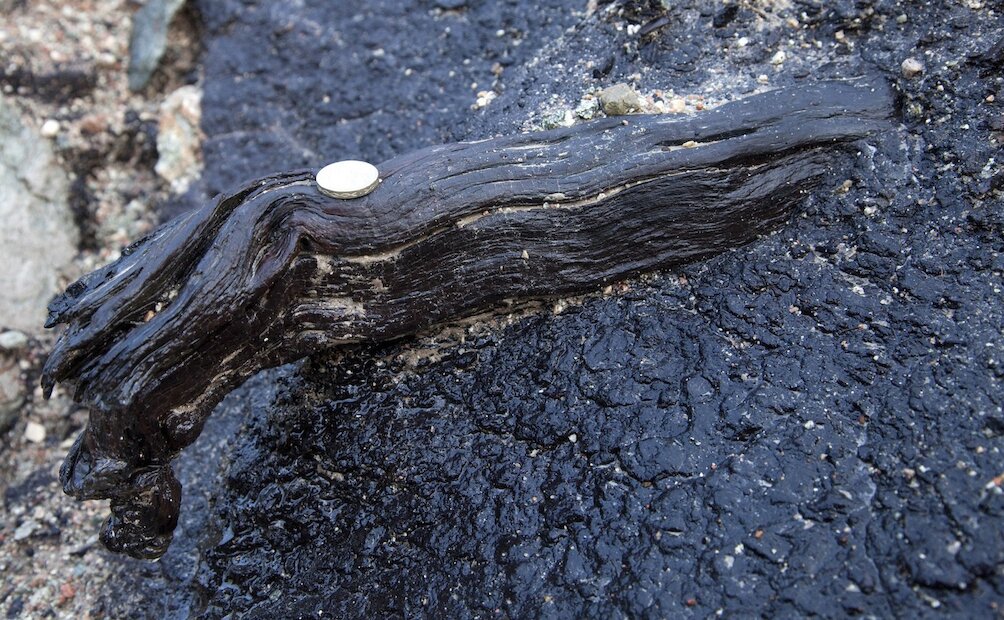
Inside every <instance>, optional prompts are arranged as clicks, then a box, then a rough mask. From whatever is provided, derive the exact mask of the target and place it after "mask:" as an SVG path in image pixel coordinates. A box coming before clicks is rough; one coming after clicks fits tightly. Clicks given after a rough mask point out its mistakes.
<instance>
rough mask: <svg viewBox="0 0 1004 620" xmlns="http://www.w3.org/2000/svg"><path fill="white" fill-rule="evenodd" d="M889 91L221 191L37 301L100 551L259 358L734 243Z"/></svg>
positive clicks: (846, 92)
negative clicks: (67, 399) (320, 183)
mask: <svg viewBox="0 0 1004 620" xmlns="http://www.w3.org/2000/svg"><path fill="white" fill-rule="evenodd" d="M894 99H895V97H894V94H893V93H892V91H891V90H890V88H889V87H888V86H887V85H886V84H885V83H884V82H882V81H876V80H864V79H862V80H856V81H855V80H852V81H839V82H821V83H817V84H813V85H804V86H799V87H797V88H792V89H786V90H777V91H773V92H770V93H765V94H762V95H757V96H752V97H749V98H747V99H744V100H741V101H738V102H734V103H730V104H727V105H723V106H721V107H719V108H717V109H715V110H712V111H709V112H706V113H703V114H700V115H696V116H692V117H678V116H655V115H637V116H629V117H620V118H609V119H603V120H598V121H594V122H589V123H584V124H581V125H576V126H574V127H570V128H567V129H557V130H553V131H546V132H540V133H529V134H520V135H512V136H506V137H502V138H497V139H492V140H485V141H480V142H470V143H458V144H448V145H444V146H437V147H433V148H429V149H424V150H421V151H417V152H414V153H411V154H408V155H403V156H401V157H397V158H395V159H392V160H390V161H387V162H384V163H383V164H381V165H379V166H378V167H379V170H380V173H381V177H382V179H383V182H382V183H381V184H380V186H379V187H377V189H376V190H375V191H373V192H372V193H371V194H369V195H367V196H365V197H362V198H357V199H353V200H338V199H335V198H330V197H328V196H325V195H324V194H322V193H321V192H320V191H319V190H318V189H317V188H316V186H315V184H314V182H313V175H312V174H310V173H307V172H300V173H290V174H282V175H277V176H272V177H268V178H265V179H261V180H258V181H255V182H253V183H250V184H248V185H247V186H245V187H244V188H242V189H240V190H238V191H235V192H233V193H232V194H229V195H225V196H222V197H220V198H219V199H217V201H216V202H215V203H213V204H209V205H206V206H205V207H204V208H202V209H200V210H197V211H194V212H191V213H188V214H186V215H184V216H182V217H179V218H177V219H175V220H173V221H171V222H169V223H167V224H165V225H164V226H162V227H161V228H159V229H158V230H157V231H156V232H154V233H153V234H151V235H150V236H148V237H146V238H145V239H142V240H141V241H139V242H137V243H135V244H134V245H133V246H131V247H130V248H129V249H128V250H127V251H125V252H124V253H123V256H122V258H120V259H119V260H118V261H116V262H115V263H113V264H111V265H109V266H107V267H105V268H103V269H100V270H98V271H95V272H93V273H91V274H89V275H87V276H85V277H84V278H82V279H81V280H80V281H78V282H76V283H74V284H73V285H72V286H70V287H69V288H68V289H67V291H66V292H65V293H64V294H63V295H61V296H60V297H58V298H57V299H55V300H54V301H53V302H52V304H51V305H50V308H49V310H50V317H49V322H48V325H49V326H53V325H56V324H60V323H64V324H67V329H66V331H65V332H63V334H62V335H61V336H60V338H59V340H58V342H57V343H56V346H55V348H54V350H53V352H52V355H51V356H50V357H49V359H48V363H47V364H46V366H45V369H44V376H43V384H44V386H45V388H46V390H47V391H51V389H52V387H53V385H54V384H55V383H56V382H62V383H64V384H66V385H68V386H70V387H71V388H72V389H73V394H74V398H75V399H76V400H77V401H78V402H80V403H82V404H84V405H86V406H87V407H88V408H89V409H90V421H89V423H88V425H87V428H86V429H85V430H84V432H83V433H82V434H81V436H80V437H79V438H78V440H77V442H76V444H75V445H74V446H73V448H72V450H71V451H70V454H69V455H68V456H67V459H66V462H65V463H64V465H63V469H62V472H61V477H62V483H63V487H64V489H65V490H66V492H67V493H69V494H71V495H73V496H75V497H77V498H81V499H93V498H110V499H111V501H112V516H111V517H110V519H109V522H108V523H107V524H106V526H105V529H104V531H103V533H102V539H103V541H104V542H105V544H106V545H107V546H108V547H109V548H111V549H114V550H119V551H124V552H126V553H129V554H131V555H134V556H137V557H148V558H149V557H157V556H159V555H161V554H162V553H163V552H164V551H165V550H166V548H167V545H168V544H169V543H170V540H171V535H172V531H173V529H174V527H175V525H176V523H177V518H178V510H179V504H180V496H181V487H180V485H179V483H178V481H177V480H176V478H175V477H174V475H173V472H172V470H171V465H170V463H171V460H172V459H173V458H175V456H177V454H178V453H179V451H180V450H181V449H183V448H184V447H185V446H187V445H189V444H191V443H192V442H193V441H194V440H195V439H196V438H197V437H198V435H199V433H200V432H201V430H202V427H203V424H204V423H205V421H206V418H207V416H208V415H209V414H210V412H211V411H212V409H213V407H214V406H215V405H216V404H217V403H218V402H219V401H220V400H221V399H222V398H223V396H225V395H226V394H227V393H228V392H229V391H231V390H232V389H233V388H234V387H236V386H237V385H239V384H240V383H241V382H243V381H244V380H245V379H247V378H248V377H249V376H251V375H252V374H254V373H255V372H257V371H259V370H261V369H263V368H268V367H272V366H277V365H280V364H283V363H287V362H290V361H293V360H296V359H298V358H301V357H304V356H307V355H310V354H312V353H316V352H318V351H323V350H327V349H331V348H334V347H339V346H343V345H347V344H350V343H359V342H370V341H381V340H388V339H393V338H399V337H402V336H406V335H409V334H414V333H415V332H416V331H419V330H421V329H423V328H428V327H431V326H435V325H438V324H442V323H446V322H449V321H453V320H457V319H460V318H464V317H467V316H471V315H474V314H477V313H480V312H484V311H488V310H491V309H492V308H494V307H497V306H499V305H500V304H503V303H504V302H505V301H506V300H512V299H529V298H539V297H550V296H557V295H566V294H573V293H581V292H585V291H589V290H594V289H598V288H600V287H601V286H603V285H604V284H605V283H609V282H611V281H613V280H617V279H621V278H625V277H628V276H631V275H632V274H637V273H640V272H643V271H647V270H653V269H657V268H663V267H667V266H671V265H674V264H679V263H682V262H686V261H692V260H696V259H700V258H703V257H707V256H710V255H713V254H715V253H718V252H721V251H723V250H726V249H728V248H734V247H736V246H739V245H741V244H744V243H747V242H748V241H750V240H752V239H754V238H755V237H756V236H757V235H759V234H761V233H764V232H766V231H769V230H771V229H772V228H774V227H776V225H777V224H778V223H779V222H781V221H783V220H784V219H785V218H786V217H787V216H788V215H789V214H790V213H791V211H792V210H793V209H794V208H795V207H796V206H797V205H799V204H800V203H801V202H802V200H803V198H804V197H805V196H806V194H807V193H808V192H810V191H811V190H812V189H813V188H814V187H815V186H816V184H817V182H818V181H819V180H820V179H821V178H822V177H823V176H824V175H825V174H826V173H827V171H828V170H829V169H830V167H831V165H832V164H833V163H834V161H835V158H836V157H838V156H839V155H840V154H841V153H842V152H844V151H845V150H846V149H842V148H840V146H841V145H842V144H845V143H848V142H852V141H855V140H858V139H861V138H864V137H866V136H869V135H870V134H873V133H874V132H877V131H882V130H886V129H888V128H890V127H891V122H890V120H891V118H892V116H893V114H894V109H895V107H896V106H895V101H894Z"/></svg>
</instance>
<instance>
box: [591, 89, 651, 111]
mask: <svg viewBox="0 0 1004 620" xmlns="http://www.w3.org/2000/svg"><path fill="white" fill-rule="evenodd" d="M599 97H600V104H601V105H602V106H603V111H604V112H606V113H607V114H609V115H610V116H620V115H622V114H631V113H632V112H641V110H642V108H643V107H644V105H645V103H644V102H643V101H642V99H641V96H640V95H638V93H637V92H636V91H635V90H634V89H633V88H631V87H630V86H628V85H627V84H624V83H620V84H614V85H613V86H610V87H609V88H604V89H603V90H602V91H600V95H599Z"/></svg>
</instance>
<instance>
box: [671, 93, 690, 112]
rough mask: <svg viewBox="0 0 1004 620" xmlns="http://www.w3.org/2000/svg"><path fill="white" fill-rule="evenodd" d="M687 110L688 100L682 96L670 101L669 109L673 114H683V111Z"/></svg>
mask: <svg viewBox="0 0 1004 620" xmlns="http://www.w3.org/2000/svg"><path fill="white" fill-rule="evenodd" d="M686 110H687V102H686V101H684V100H683V99H681V98H680V97H676V98H675V99H672V100H671V101H670V102H669V111H670V112H672V113H673V114H682V113H683V112H686Z"/></svg>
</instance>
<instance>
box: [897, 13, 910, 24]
mask: <svg viewBox="0 0 1004 620" xmlns="http://www.w3.org/2000/svg"><path fill="white" fill-rule="evenodd" d="M909 19H910V18H909V17H907V16H906V13H901V14H900V15H899V17H897V18H896V23H897V24H905V23H906V22H907V21H908V20H909Z"/></svg>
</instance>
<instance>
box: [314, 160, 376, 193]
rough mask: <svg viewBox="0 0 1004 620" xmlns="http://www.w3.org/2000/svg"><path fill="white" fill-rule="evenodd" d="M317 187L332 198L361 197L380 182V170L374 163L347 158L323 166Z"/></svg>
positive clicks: (318, 176)
mask: <svg viewBox="0 0 1004 620" xmlns="http://www.w3.org/2000/svg"><path fill="white" fill-rule="evenodd" d="M316 180H317V187H318V188H320V190H321V191H322V192H324V193H325V194H327V195H328V196H331V197H332V198H342V199H347V198H359V197H361V196H365V195H366V194H368V193H370V192H372V191H373V190H374V189H376V186H377V185H379V184H380V171H379V170H377V167H376V166H374V165H373V164H370V163H367V162H364V161H358V160H355V159H346V160H344V161H337V162H335V163H333V164H328V165H327V166H325V167H323V168H321V171H320V172H318V173H317V177H316Z"/></svg>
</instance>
